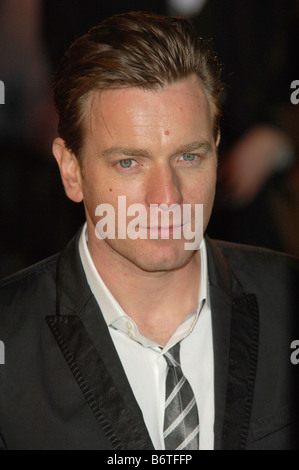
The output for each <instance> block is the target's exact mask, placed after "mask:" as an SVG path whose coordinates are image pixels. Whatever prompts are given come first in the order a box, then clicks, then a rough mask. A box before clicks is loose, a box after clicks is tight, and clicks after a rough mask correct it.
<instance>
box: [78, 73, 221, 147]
mask: <svg viewBox="0 0 299 470" xmlns="http://www.w3.org/2000/svg"><path fill="white" fill-rule="evenodd" d="M88 114H89V126H88V131H87V136H86V137H87V139H95V140H99V139H100V141H101V143H102V144H103V145H104V144H106V143H107V144H110V143H112V142H114V141H116V140H117V141H119V143H126V142H125V141H127V140H128V139H132V138H133V139H136V140H137V141H138V140H140V139H143V140H144V139H147V140H149V142H150V140H151V139H152V138H153V137H154V138H156V137H159V136H160V137H161V138H162V136H170V137H171V138H172V139H174V138H175V137H176V139H180V138H185V137H184V134H186V133H187V134H188V133H190V134H193V133H199V134H203V136H204V137H205V138H207V137H210V136H212V118H211V109H210V105H209V101H208V99H207V96H206V94H205V92H204V89H203V87H202V85H201V84H200V82H199V80H198V79H197V78H196V77H195V76H191V77H189V78H188V79H186V80H184V81H181V82H177V83H175V84H172V85H168V86H165V87H164V88H160V89H156V90H144V89H141V88H134V87H129V88H121V89H113V90H104V91H101V92H94V93H93V94H92V95H91V97H90V103H89V113H88ZM180 136H181V137H180Z"/></svg>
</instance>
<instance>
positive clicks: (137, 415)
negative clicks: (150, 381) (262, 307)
mask: <svg viewBox="0 0 299 470" xmlns="http://www.w3.org/2000/svg"><path fill="white" fill-rule="evenodd" d="M80 233H81V230H80V231H79V232H78V233H77V235H76V236H75V237H74V239H73V240H72V241H71V242H70V243H69V245H68V246H67V247H66V249H65V250H64V251H63V252H62V254H61V256H60V258H59V262H58V271H57V314H56V315H55V316H51V317H47V322H48V324H49V326H50V328H51V330H52V332H53V334H54V336H55V338H56V341H57V343H58V344H59V347H60V349H61V351H62V354H63V355H64V357H65V360H66V361H67V363H68V365H69V367H70V369H71V371H72V373H73V375H74V377H75V379H76V381H77V383H78V385H79V387H80V388H81V391H82V393H83V395H84V397H85V399H86V400H87V402H88V403H89V406H90V407H91V409H92V411H93V413H94V416H95V418H96V419H97V420H98V421H99V422H100V424H101V425H102V427H103V429H104V432H105V434H106V436H107V440H108V441H107V442H108V443H109V445H110V446H111V448H112V449H115V450H116V449H124V450H129V449H134V450H146V449H147V450H151V449H153V445H152V442H151V440H150V437H149V435H148V432H147V429H146V427H145V424H144V421H143V417H142V413H141V411H140V409H139V407H138V404H137V402H136V400H135V398H134V395H133V392H132V390H131V387H130V385H129V382H128V380H127V377H126V375H125V372H124V370H123V368H122V365H121V362H120V360H119V358H118V355H117V352H116V350H115V348H114V345H113V342H112V340H111V337H110V334H109V332H108V328H107V325H106V323H105V321H104V319H103V316H102V314H101V311H100V309H99V306H98V304H97V302H96V301H95V299H94V297H93V295H92V293H91V291H90V288H89V286H88V284H87V282H86V277H85V273H84V271H83V268H82V264H81V260H80V256H79V251H78V240H79V237H80ZM206 242H207V254H208V271H209V283H210V297H211V309H212V327H213V343H214V364H215V373H214V376H215V426H214V431H215V449H236V448H238V449H242V448H245V446H246V441H247V435H248V428H249V420H250V412H251V406H252V398H253V390H254V380H255V369H256V362H257V345H258V307H257V302H256V299H255V296H254V295H253V294H246V293H245V291H244V289H243V287H242V286H241V283H240V282H239V281H238V279H237V277H236V276H235V275H234V274H233V272H232V270H231V268H230V266H229V264H228V262H227V261H226V258H225V257H224V256H223V254H222V252H221V249H220V248H219V246H218V245H217V244H216V243H215V242H213V241H211V240H210V239H209V238H208V237H206Z"/></svg>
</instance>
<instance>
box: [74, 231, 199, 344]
mask: <svg viewBox="0 0 299 470" xmlns="http://www.w3.org/2000/svg"><path fill="white" fill-rule="evenodd" d="M87 242H88V233H87V224H86V223H85V224H84V226H83V229H82V233H81V236H80V240H79V253H80V257H81V262H82V265H83V269H84V271H85V275H86V279H87V282H88V284H89V287H90V289H91V291H92V293H93V295H94V297H95V299H96V301H97V303H98V304H99V306H100V308H101V311H102V314H103V317H104V319H105V321H106V323H107V325H108V326H110V327H113V328H115V329H117V330H120V331H122V332H123V333H125V334H126V335H128V336H129V337H130V338H131V339H133V340H135V341H138V342H139V343H141V344H142V345H143V346H145V347H157V346H159V345H157V343H155V342H154V341H152V340H150V339H149V338H146V337H145V336H143V335H141V333H140V332H139V330H138V327H137V325H136V323H135V322H134V321H133V320H132V319H131V318H130V317H129V316H128V315H127V314H126V313H125V312H124V310H123V309H122V308H121V306H120V305H119V303H118V302H117V301H116V299H115V298H114V297H113V295H112V294H111V292H110V290H109V289H108V287H107V286H106V284H105V283H104V281H103V280H102V278H101V276H100V274H99V273H98V271H97V269H96V267H95V265H94V263H93V260H92V258H91V256H90V253H89V250H88V245H87ZM200 255H201V276H200V286H199V293H198V307H197V309H194V310H193V311H192V312H191V313H190V314H189V315H188V316H187V317H186V318H185V319H184V320H183V321H182V323H181V324H180V325H179V327H178V329H177V330H176V332H175V333H174V335H173V336H172V338H171V339H170V341H169V342H168V343H167V345H166V346H165V348H163V352H165V350H166V349H169V348H170V347H172V346H173V345H174V344H175V343H176V342H177V341H180V340H182V339H183V338H185V337H186V336H187V335H188V334H190V333H191V331H192V330H193V328H194V326H195V323H196V321H197V319H198V316H199V314H200V311H201V309H202V307H203V305H204V303H205V302H206V300H207V298H208V271H207V252H206V244H205V240H204V239H203V240H202V243H201V246H200Z"/></svg>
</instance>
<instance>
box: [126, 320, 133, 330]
mask: <svg viewBox="0 0 299 470" xmlns="http://www.w3.org/2000/svg"><path fill="white" fill-rule="evenodd" d="M126 327H127V328H128V330H133V328H134V325H133V323H131V322H130V321H127V323H126Z"/></svg>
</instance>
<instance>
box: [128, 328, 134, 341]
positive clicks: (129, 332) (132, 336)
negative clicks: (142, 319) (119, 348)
mask: <svg viewBox="0 0 299 470" xmlns="http://www.w3.org/2000/svg"><path fill="white" fill-rule="evenodd" d="M128 336H130V338H131V339H133V338H134V334H133V332H132V330H128Z"/></svg>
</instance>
